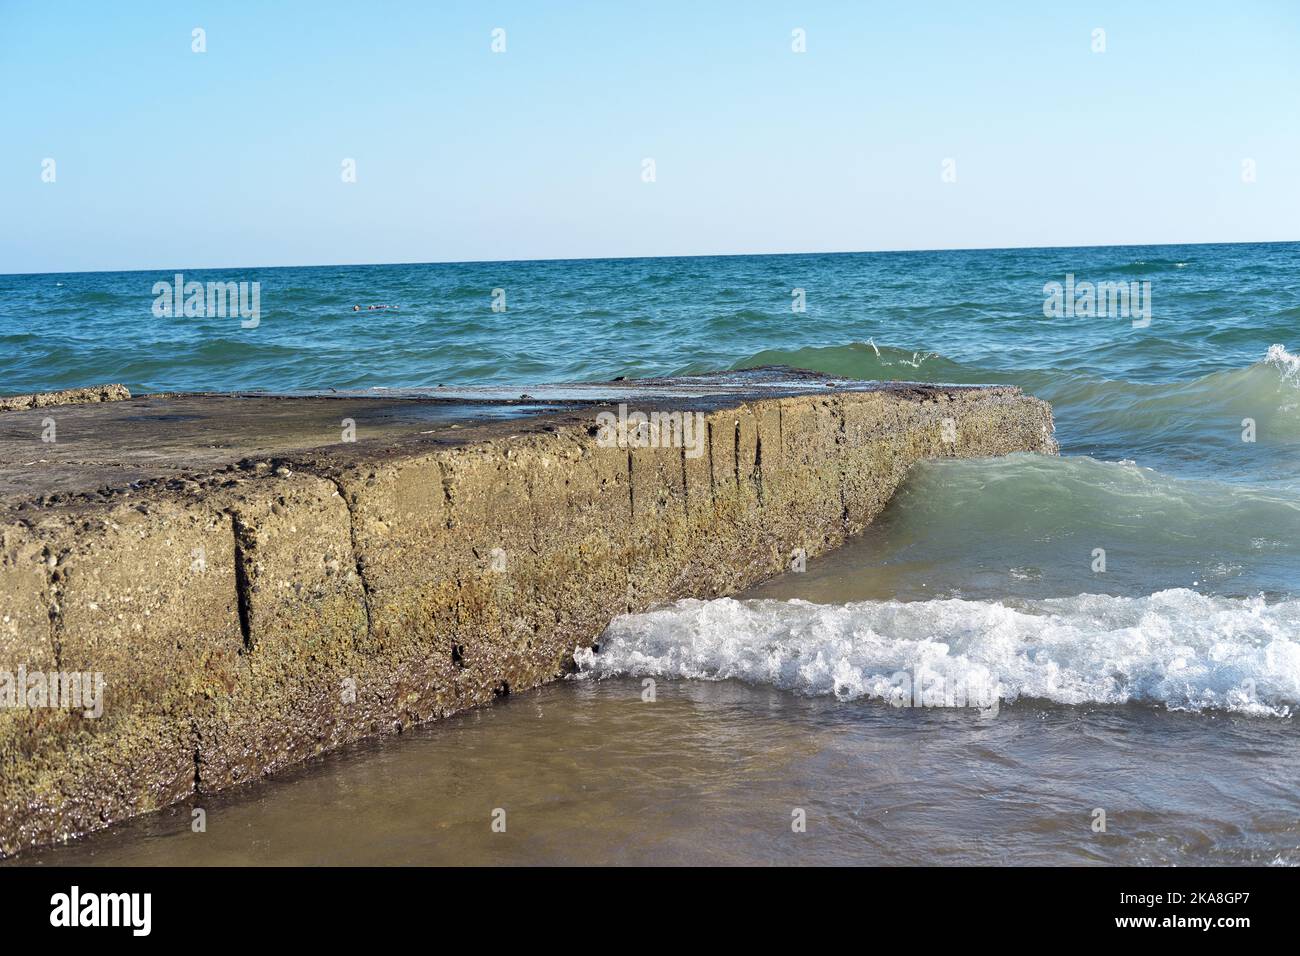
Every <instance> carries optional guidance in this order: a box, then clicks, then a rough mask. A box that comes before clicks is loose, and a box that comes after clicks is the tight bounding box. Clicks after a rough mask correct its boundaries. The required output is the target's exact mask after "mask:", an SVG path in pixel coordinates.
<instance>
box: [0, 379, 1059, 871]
mask: <svg viewBox="0 0 1300 956" xmlns="http://www.w3.org/2000/svg"><path fill="white" fill-rule="evenodd" d="M603 396H613V397H614V398H615V399H616V400H626V401H627V402H628V403H629V404H630V405H631V407H632V408H634V409H637V410H642V411H647V412H649V411H654V410H669V409H679V410H682V409H685V410H689V411H694V410H699V411H700V412H701V413H702V414H703V416H704V422H705V425H706V429H705V433H704V435H705V440H706V441H705V444H704V445H703V446H701V448H700V452H701V453H700V454H699V455H698V457H693V456H692V455H690V454H688V453H687V452H686V449H684V448H682V447H665V448H651V447H631V448H629V447H621V448H620V447H602V446H601V445H600V444H599V443H598V440H597V436H596V427H595V425H596V418H595V416H596V414H597V412H599V411H602V410H610V409H608V408H607V407H606V406H603V405H600V404H598V399H599V398H601V397H603ZM46 414H48V413H47V412H38V411H35V410H30V411H14V412H11V413H8V414H6V415H4V416H3V418H0V671H6V670H7V671H9V672H11V673H12V672H14V671H16V669H17V666H18V665H19V664H24V665H25V666H26V668H27V670H28V671H29V672H31V671H36V670H40V671H46V672H48V671H58V670H63V671H71V670H77V671H85V672H102V673H103V674H104V675H105V679H106V682H107V685H108V686H107V689H106V691H105V696H104V712H103V715H102V716H101V717H100V718H98V719H91V718H86V717H84V716H83V715H82V714H81V713H79V712H69V711H67V710H53V709H29V708H9V709H0V852H3V853H13V852H16V851H18V850H19V849H21V848H22V847H24V846H29V845H33V844H39V843H44V842H49V841H52V840H57V839H60V838H64V837H68V836H71V835H75V834H79V833H83V832H85V831H87V830H91V829H94V828H97V827H100V826H104V825H106V824H109V823H112V822H114V821H117V820H120V819H123V818H125V817H128V816H131V815H133V814H137V813H142V812H145V811H148V810H152V809H155V808H158V807H162V806H164V805H166V804H168V803H171V802H173V801H176V800H178V799H183V798H185V797H187V796H190V795H193V794H196V793H197V794H199V795H201V794H203V793H205V792H211V791H214V790H218V789H221V788H223V787H227V786H230V785H232V784H237V783H240V782H243V781H247V780H252V779H256V778H257V777H259V776H261V775H264V774H267V773H271V772H274V771H275V770H277V769H279V768H281V767H284V766H286V765H289V764H292V763H294V762H297V761H300V760H302V759H304V758H306V757H309V756H311V755H313V754H317V753H320V752H322V751H325V750H328V749H330V748H332V747H336V746H338V745H340V744H343V743H346V742H348V741H352V740H356V739H358V738H360V737H364V736H367V735H371V734H377V733H387V732H393V731H400V730H401V729H403V728H404V727H406V726H409V725H411V724H415V723H418V722H421V721H425V720H429V719H432V718H436V717H440V716H444V715H447V714H450V713H453V712H455V711H457V710H461V709H463V708H466V707H470V706H473V705H476V704H480V703H484V702H486V701H489V700H491V699H492V698H493V697H494V696H496V695H501V694H506V693H510V692H512V691H517V690H521V689H525V688H528V687H532V686H535V685H537V684H539V683H542V682H544V681H547V680H551V679H553V678H555V677H557V676H559V675H560V674H562V673H564V671H565V669H566V668H567V667H569V666H571V663H572V654H573V651H574V649H575V647H578V646H582V645H589V644H590V643H591V642H592V641H594V639H595V638H596V637H597V636H598V635H599V634H600V633H601V631H602V630H603V629H604V627H605V625H606V624H607V623H608V622H609V620H610V619H611V618H612V617H613V616H614V615H616V614H619V613H622V612H625V611H632V610H639V609H644V608H646V607H648V606H650V605H651V604H653V603H656V602H660V601H664V600H669V599H675V598H679V597H687V596H695V597H710V596H715V595H720V594H725V593H730V592H733V591H736V590H739V589H742V588H744V587H746V586H748V585H750V584H753V583H756V582H757V581H759V580H761V579H763V578H765V577H768V576H771V575H773V574H776V573H779V572H780V571H781V570H783V569H784V567H785V566H786V565H787V563H788V562H789V560H790V555H791V552H792V551H793V550H794V549H796V548H803V549H805V550H806V552H807V554H808V555H809V556H813V555H816V554H819V553H821V552H824V551H826V550H828V549H830V548H833V547H835V546H836V545H838V544H839V543H840V542H842V541H843V540H844V539H845V537H846V536H848V535H851V534H853V533H855V532H856V531H859V530H861V529H862V528H863V527H864V526H865V525H866V524H867V523H868V522H870V521H871V520H872V519H873V518H874V517H875V516H876V515H877V514H878V513H879V512H880V510H881V509H882V508H883V507H884V505H885V503H886V502H887V501H888V499H889V497H890V495H891V494H892V493H893V491H894V489H895V488H896V487H897V485H898V483H899V481H900V480H901V479H902V477H903V475H904V474H905V472H906V471H907V469H908V467H909V466H910V465H911V464H912V463H913V462H914V461H916V460H917V459H919V458H922V457H942V456H963V457H976V456H988V455H998V454H1004V453H1007V452H1012V451H1039V452H1048V453H1050V452H1054V451H1055V445H1054V442H1053V440H1052V419H1051V410H1050V408H1049V407H1048V406H1047V405H1046V404H1044V403H1043V402H1040V401H1038V400H1036V399H1033V398H1029V397H1026V396H1023V395H1021V394H1020V393H1019V391H1018V390H1017V389H1014V388H1005V387H996V388H968V387H956V386H952V387H948V386H925V385H915V386H911V385H891V386H869V385H866V384H865V383H848V382H838V381H835V380H830V379H826V378H825V377H822V376H815V375H810V374H806V373H792V372H790V371H788V370H759V371H756V372H753V373H743V374H737V373H729V375H728V376H727V377H723V378H710V377H700V378H693V379H689V380H685V381H684V382H676V383H674V382H668V383H650V384H646V385H642V384H638V385H636V386H631V385H622V384H618V383H613V384H611V385H609V386H603V387H600V388H594V387H572V388H569V387H566V388H564V389H555V390H550V391H547V390H533V394H532V395H530V396H523V397H520V396H516V397H515V398H513V399H506V398H505V397H504V395H495V394H491V395H483V394H465V393H457V394H455V395H449V396H448V397H447V398H445V399H442V400H428V399H425V400H420V399H410V398H382V399H376V398H371V399H365V398H356V397H350V396H346V397H334V398H325V397H313V398H291V399H275V398H270V397H265V396H263V397H229V396H226V397H223V396H167V397H155V398H145V399H139V398H137V399H131V400H129V401H121V402H115V403H111V404H96V405H87V406H76V407H73V406H68V407H63V408H61V409H59V411H58V413H57V414H56V415H55V416H54V417H55V421H56V424H57V426H58V432H57V441H55V442H42V441H41V434H42V419H43V417H45V415H46ZM503 416H515V417H505V418H504V419H503ZM344 419H350V420H352V421H353V422H355V428H356V441H355V442H350V441H344V440H343V438H344V431H343V429H344V425H343V420H344Z"/></svg>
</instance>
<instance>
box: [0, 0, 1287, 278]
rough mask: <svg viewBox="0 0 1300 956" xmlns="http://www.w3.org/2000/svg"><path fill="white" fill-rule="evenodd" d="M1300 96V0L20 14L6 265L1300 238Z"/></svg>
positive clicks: (6, 157) (261, 7)
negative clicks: (351, 174) (798, 48)
mask: <svg viewBox="0 0 1300 956" xmlns="http://www.w3.org/2000/svg"><path fill="white" fill-rule="evenodd" d="M195 29H201V30H202V31H203V39H204V41H205V45H206V50H205V52H195V51H194V49H193V47H194V45H195V40H194V32H193V31H194V30H195ZM494 30H503V31H504V41H505V49H504V52H494V51H493V48H492V47H493V31H494ZM795 30H802V31H803V36H804V37H805V38H806V39H805V46H806V50H805V52H795V50H794V49H793V47H794V46H795V45H796V41H795V36H794V33H793V31H795ZM1097 30H1104V42H1105V49H1104V52H1096V51H1095V50H1094V47H1095V46H1096V42H1097V41H1096V34H1095V31H1097ZM498 36H500V34H498ZM1298 113H1300V3H1296V2H1295V0H1234V2H1231V3H1222V2H1220V3H1200V2H1176V3H1175V2H1169V3H1160V2H1152V3H1142V4H1135V3H1132V2H1118V3H1105V2H1077V3H1076V2H1051V3H1044V2H1041V0H1038V2H1011V0H980V2H978V3H976V2H952V3H946V2H925V0H908V2H905V3H867V2H856V3H852V2H844V3H832V2H785V3H766V2H762V0H753V2H735V3H731V2H726V3H722V2H719V3H706V2H699V0H695V2H675V0H659V2H655V3H636V4H633V3H623V2H610V0H602V2H591V3H578V2H574V3H562V2H546V3H543V2H539V0H531V2H521V3H494V2H464V3H458V2H442V0H420V2H389V0H371V2H369V3H356V2H346V3H335V2H330V0H314V2H301V3H298V2H284V3H276V4H258V3H252V2H242V0H230V2H224V3H215V2H208V3H187V2H178V0H166V2H157V3H151V2H132V3H122V4H106V3H90V2H87V3H63V2H59V0H32V2H27V0H0V226H2V227H3V228H0V272H3V273H14V272H59V271H87V270H117V269H155V268H156V269H172V268H175V269H184V268H217V267H240V266H271V265H309V264H331V263H365V262H435V261H457V260H507V259H539V258H543V259H549V258H584V257H606V256H609V257H613V256H660V255H711V254H735V253H768V252H822V251H852V250H885V249H947V248H987V247H1007V246H1073V245H1106V244H1146V243H1165V242H1168V243H1175V242H1237V241H1270V240H1296V239H1300V122H1298V119H1300V116H1298ZM49 160H53V164H52V165H51V164H50V163H49V162H48V161H49ZM347 160H352V161H353V162H354V163H355V167H354V168H355V181H352V182H349V181H345V175H344V172H345V167H344V164H345V161H347ZM646 160H653V163H654V165H653V172H654V176H653V181H647V168H646V162H645V161H646ZM949 160H950V161H952V162H951V163H949V164H947V165H945V161H949ZM1247 161H1249V163H1248V162H1247ZM1243 164H1247V165H1249V167H1250V168H1251V169H1253V172H1254V175H1253V181H1249V182H1248V181H1245V180H1246V179H1249V178H1252V177H1250V176H1248V175H1245V174H1244V172H1243V171H1244V170H1245V169H1246V168H1247V165H1243ZM945 173H947V175H946V176H945ZM51 174H52V175H51ZM954 174H955V176H954ZM51 178H52V179H53V181H47V180H49V179H51ZM954 178H955V181H950V180H953V179H954Z"/></svg>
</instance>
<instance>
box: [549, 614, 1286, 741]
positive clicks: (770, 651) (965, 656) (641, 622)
mask: <svg viewBox="0 0 1300 956" xmlns="http://www.w3.org/2000/svg"><path fill="white" fill-rule="evenodd" d="M575 659H576V661H577V664H578V668H579V671H578V673H579V676H580V677H596V678H602V677H612V676H638V677H639V676H651V677H660V678H690V679H695V680H726V679H737V680H741V681H745V682H747V683H752V684H770V685H773V686H776V687H779V688H782V689H785V690H790V691H794V692H796V693H799V694H806V695H814V696H835V697H838V698H840V699H843V700H853V699H856V698H862V697H866V698H878V699H882V700H889V699H891V698H892V697H893V696H894V695H895V694H896V688H897V686H898V681H897V675H898V673H899V672H909V673H912V674H920V673H928V674H937V675H941V676H942V677H943V678H944V679H945V680H946V681H947V682H949V683H950V684H951V685H961V686H964V687H966V688H969V689H971V693H972V697H974V696H975V695H977V694H981V693H982V692H983V691H984V690H985V689H989V688H992V689H994V691H995V692H996V694H997V696H998V697H1000V698H1001V700H1003V701H1005V702H1007V703H1011V702H1014V701H1016V700H1019V699H1033V700H1044V701H1051V702H1053V703H1055V704H1060V705H1081V704H1105V705H1120V704H1129V703H1139V704H1153V705H1158V706H1162V707H1164V708H1167V709H1169V710H1179V711H1207V710H1208V711H1215V710H1222V711H1232V712H1236V713H1241V714H1249V715H1256V716H1269V717H1289V716H1291V715H1292V714H1293V713H1294V712H1295V710H1296V708H1297V706H1298V705H1300V601H1284V602H1278V603H1274V604H1271V605H1270V604H1268V603H1266V602H1265V601H1264V600H1263V599H1261V598H1251V599H1230V598H1216V597H1208V596H1205V595H1202V594H1198V593H1196V592H1194V591H1190V590H1186V589H1172V590H1166V591H1160V592H1157V593H1155V594H1152V595H1149V596H1147V597H1140V598H1131V597H1114V596H1109V595H1100V594H1080V595H1077V596H1075V597H1070V598H1053V599H1046V600H1041V601H1026V602H1018V603H1012V602H1007V603H1003V602H1000V601H967V600H960V599H953V600H933V601H914V602H899V601H864V602H859V603H851V604H845V605H820V604H811V603H808V602H806V601H800V600H793V601H773V600H751V601H737V600H734V599H731V598H723V599H719V600H714V601H698V600H686V601H679V602H677V603H675V604H672V605H670V606H667V607H664V608H661V609H658V610H653V611H650V612H647V613H644V614H633V615H624V616H621V617H619V618H617V619H615V620H614V622H613V623H611V624H610V626H609V628H608V629H607V630H606V632H605V634H604V635H603V636H602V638H601V641H600V644H599V651H593V650H589V649H580V650H579V651H577V652H576V654H575Z"/></svg>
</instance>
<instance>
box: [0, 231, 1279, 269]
mask: <svg viewBox="0 0 1300 956" xmlns="http://www.w3.org/2000/svg"><path fill="white" fill-rule="evenodd" d="M1296 243H1300V239H1260V240H1234V241H1226V242H1225V241H1198V242H1122V243H1113V242H1103V243H1087V244H1084V245H1059V246H948V247H944V248H932V249H917V248H912V249H823V250H811V251H804V252H709V253H697V254H693V255H680V254H668V255H649V256H557V257H553V258H544V257H536V258H523V259H440V260H410V261H403V262H317V263H287V264H283V265H262V266H253V265H240V266H186V267H183V268H177V267H175V266H157V267H153V268H137V269H79V270H72V271H69V270H66V269H65V270H50V271H43V272H0V276H14V277H21V276H51V275H54V276H57V275H102V274H106V273H125V272H182V273H183V272H187V271H198V272H218V271H235V270H240V269H245V270H251V269H358V268H359V269H365V268H373V267H377V266H455V265H519V264H522V263H533V262H624V261H626V262H635V261H639V260H643V259H739V258H758V257H765V256H771V257H778V256H872V255H883V256H888V255H908V254H912V253H919V252H1030V251H1035V250H1040V249H1041V250H1048V249H1136V248H1143V247H1146V248H1152V247H1175V246H1281V245H1294V244H1296Z"/></svg>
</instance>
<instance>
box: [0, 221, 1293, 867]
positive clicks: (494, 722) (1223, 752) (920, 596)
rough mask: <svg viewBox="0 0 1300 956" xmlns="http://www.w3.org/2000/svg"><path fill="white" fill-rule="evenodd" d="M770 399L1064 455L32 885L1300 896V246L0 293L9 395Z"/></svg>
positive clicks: (428, 273)
mask: <svg viewBox="0 0 1300 956" xmlns="http://www.w3.org/2000/svg"><path fill="white" fill-rule="evenodd" d="M178 273H179V274H180V275H181V276H183V281H182V282H181V283H180V285H179V286H178ZM190 282H199V283H204V284H207V283H223V284H224V283H249V284H250V286H251V284H253V283H256V284H257V286H256V288H257V292H258V296H257V304H258V309H257V315H256V316H255V317H253V318H250V317H249V316H241V315H236V314H230V313H228V314H225V315H202V314H200V315H186V314H184V313H185V311H186V310H185V309H184V308H183V307H181V308H173V307H172V306H175V305H180V304H181V303H180V302H179V301H178V297H177V296H173V295H171V294H170V292H169V291H168V290H169V289H172V288H177V287H179V288H181V289H182V290H183V288H184V284H187V283H190ZM164 300H165V302H164ZM376 305H378V306H387V308H379V309H372V308H370V306H376ZM164 306H165V307H164ZM354 307H356V308H354ZM231 311H232V312H233V310H231ZM254 318H255V321H254ZM764 365H785V366H793V367H797V368H804V369H813V370H816V371H821V372H827V373H832V374H834V375H839V376H850V377H854V378H860V379H871V380H888V381H915V382H933V383H961V384H979V383H998V384H1011V385H1017V386H1019V387H1020V388H1022V389H1023V390H1024V391H1025V392H1027V393H1029V394H1032V395H1035V396H1038V397H1040V398H1042V399H1045V400H1046V401H1048V402H1050V403H1051V404H1052V406H1053V409H1054V413H1055V419H1056V426H1057V433H1056V437H1057V439H1058V441H1059V442H1060V455H1059V457H1048V456H1041V455H1028V454H1018V455H1010V456H1007V457H1004V458H998V459H990V460H971V461H968V460H943V461H931V462H923V463H920V464H918V465H916V466H914V467H913V468H912V470H911V472H910V473H909V475H908V476H907V478H906V480H905V482H904V484H903V486H902V487H901V488H900V490H899V492H898V493H897V494H896V496H895V497H894V499H893V500H892V501H891V502H890V503H889V505H888V506H887V508H886V510H885V512H884V513H883V514H882V515H881V517H880V518H879V519H878V520H877V521H876V522H875V524H873V525H872V526H871V527H869V528H868V529H867V530H866V531H865V532H864V533H863V534H861V535H859V536H858V537H856V538H854V539H853V540H851V541H850V542H849V543H848V544H846V545H845V546H843V547H842V548H840V549H838V550H837V551H834V552H832V553H830V554H827V555H825V556H822V557H820V558H817V559H814V560H810V561H809V562H808V563H807V567H806V570H805V571H803V572H801V573H799V572H794V571H792V572H789V573H786V574H784V575H781V576H780V577H777V578H775V579H773V580H770V581H767V582H765V583H763V584H761V585H759V586H757V587H755V588H753V589H752V590H751V591H749V592H746V593H744V594H738V595H735V596H732V597H727V598H721V599H718V600H710V601H701V600H687V601H680V602H677V603H673V604H669V605H665V606H662V607H657V608H653V609H651V610H649V611H647V612H646V613H643V614H634V615H627V616H623V617H620V618H618V619H616V620H615V621H614V622H613V623H612V624H611V625H610V627H609V629H608V630H607V631H606V633H605V634H603V635H601V637H600V642H599V645H600V649H599V651H598V652H593V651H590V650H580V651H579V653H578V655H577V661H578V664H579V668H578V672H577V673H576V674H574V675H573V676H571V677H569V678H567V679H565V680H562V681H559V682H557V683H554V684H551V685H549V686H547V687H543V688H540V689H538V690H535V691H531V692H527V693H522V694H515V695H512V696H511V697H509V698H507V699H506V700H504V701H502V702H500V703H498V704H496V705H494V706H492V707H489V708H483V709H481V710H476V711H472V712H469V713H466V714H462V715H459V716H455V717H452V718H450V719H447V720H444V721H440V722H437V723H434V724H430V725H426V726H423V727H419V728H414V729H412V730H409V731H408V732H406V733H404V734H402V735H401V736H397V737H389V738H383V739H379V740H369V741H363V742H361V743H359V744H357V745H355V746H352V747H349V748H345V749H343V750H341V751H338V752H335V753H332V754H329V755H326V756H324V757H321V758H319V759H316V760H312V761H309V762H308V763H306V764H303V765H301V766H299V767H296V768H293V769H291V770H289V771H287V772H285V773H283V774H280V775H278V776H276V777H273V778H269V779H267V780H265V781H262V782H259V783H257V784H253V785H249V786H245V787H241V788H237V789H235V790H232V791H228V792H225V793H220V794H209V795H199V796H197V797H196V798H195V799H194V800H193V801H190V802H189V803H187V804H184V805H179V806H177V807H173V808H170V809H167V810H163V811H161V812H159V813H156V814H153V815H150V816H147V817H142V818H138V819H136V820H132V821H127V822H125V823H123V824H120V825H118V826H115V827H113V828H110V829H109V830H106V831H102V832H100V833H97V834H93V835H91V836H89V837H87V838H84V839H79V840H73V841H71V842H69V843H68V844H66V845H63V846H60V847H55V848H52V849H50V850H47V851H42V852H36V853H31V854H24V855H22V856H20V857H19V858H18V862H26V863H35V864H39V863H43V862H51V863H83V862H84V863H182V864H189V863H195V864H197V863H226V864H258V863H267V864H270V863H284V864H288V863H318V864H328V863H353V864H372V863H379V864H382V863H452V864H489V863H543V864H545V863H564V864H576V863H648V864H673V863H736V864H745V863H762V864H782V863H830V864H851V863H865V864H876V863H879V864H898V865H925V864H998V865H1017V864H1041V863H1048V864H1126V863H1152V864H1170V865H1188V864H1238V865H1239V864H1253V865H1287V866H1292V865H1300V786H1297V783H1298V782H1300V735H1298V733H1297V722H1296V716H1297V712H1298V711H1300V243H1269V244H1232V245H1185V246H1172V245H1161V246H1114V247H1090V248H1051V249H1003V250H975V251H936V252H896V253H835V254H800V255H764V256H718V257H690V258H648V259H606V260H567V261H532V262H475V263H434V264H404V265H373V266H320V267H309V268H307V267H304V268H296V267H295V268H257V269H255V268H249V269H225V270H197V269H194V270H180V269H172V270H166V271H159V272H115V273H110V272H98V273H75V274H42V275H0V394H14V393H21V392H30V391H42V390H51V389H59V388H70V387H75V386H82V385H90V384H98V383H105V382H121V383H123V384H125V385H127V386H128V387H129V388H130V389H131V390H132V392H133V393H135V392H151V391H175V390H185V391H208V390H214V391H230V390H266V391H273V392H289V393H292V392H299V391H313V390H322V389H330V388H337V389H360V390H374V391H375V393H376V394H383V391H384V390H385V389H396V388H404V389H422V388H436V387H437V386H439V385H448V386H454V385H487V384H502V385H506V384H508V385H529V384H540V383H555V382H588V381H606V380H609V379H612V378H615V377H617V376H627V377H629V378H640V377H648V376H662V375H672V374H678V373H687V372H702V371H710V370H718V369H741V368H750V367H755V366H764ZM195 807H202V808H203V809H204V811H205V814H206V821H207V822H206V827H205V829H204V830H203V831H202V832H196V831H195V829H194V828H193V825H192V821H193V819H194V817H193V812H192V811H193V809H194V808H195ZM498 811H501V812H500V813H499V814H498Z"/></svg>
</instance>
